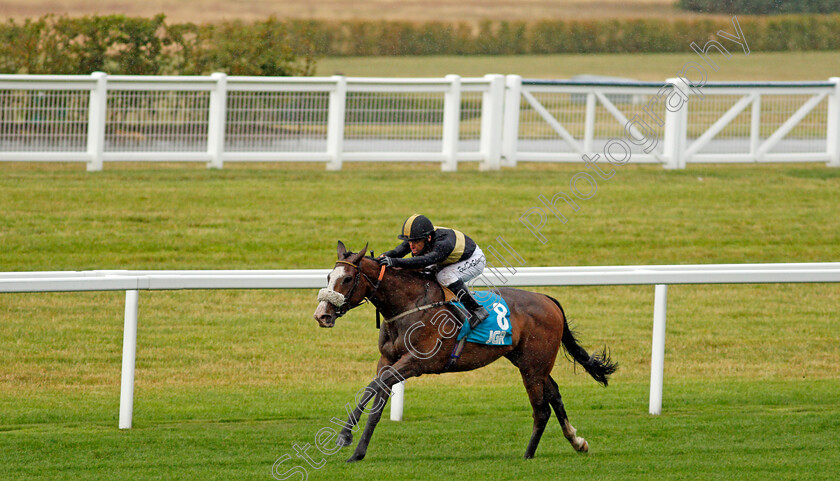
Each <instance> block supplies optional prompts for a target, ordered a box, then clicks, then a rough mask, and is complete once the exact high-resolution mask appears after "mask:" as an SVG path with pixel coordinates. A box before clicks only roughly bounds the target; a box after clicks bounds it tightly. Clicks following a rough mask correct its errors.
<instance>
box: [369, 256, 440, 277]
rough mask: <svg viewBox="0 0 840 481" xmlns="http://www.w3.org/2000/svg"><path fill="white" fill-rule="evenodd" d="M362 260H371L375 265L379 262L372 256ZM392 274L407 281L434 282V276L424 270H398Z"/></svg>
mask: <svg viewBox="0 0 840 481" xmlns="http://www.w3.org/2000/svg"><path fill="white" fill-rule="evenodd" d="M364 258H365V259H368V260H371V261H373V262H376V263H378V262H379V260H378V259H377V258H375V257H373V256H365V257H364ZM392 272H393V273H394V274H395V275H397V276H401V277H406V278H408V279H415V280H420V281H425V280H436V279H435V276H434V274H432V273H430V272H429V271H427V270H424V269H403V268H399V269H394V270H392Z"/></svg>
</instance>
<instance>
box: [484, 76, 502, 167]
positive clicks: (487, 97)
mask: <svg viewBox="0 0 840 481" xmlns="http://www.w3.org/2000/svg"><path fill="white" fill-rule="evenodd" d="M484 79H485V80H487V84H488V85H487V87H488V88H487V92H485V93H484V94H483V95H482V100H481V154H482V156H483V157H484V161H483V162H482V163H481V165H480V166H479V169H480V170H499V168H500V167H501V166H500V163H501V158H502V125H503V122H504V106H505V76H504V75H497V74H488V75H485V76H484Z"/></svg>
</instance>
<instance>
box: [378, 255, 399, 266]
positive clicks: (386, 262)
mask: <svg viewBox="0 0 840 481" xmlns="http://www.w3.org/2000/svg"><path fill="white" fill-rule="evenodd" d="M377 260H378V261H379V265H380V266H388V267H395V265H394V264H395V262H394V261H396V259H394V258H393V257H388V256H383V257H380V258H379V259H377Z"/></svg>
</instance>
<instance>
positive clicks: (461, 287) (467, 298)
mask: <svg viewBox="0 0 840 481" xmlns="http://www.w3.org/2000/svg"><path fill="white" fill-rule="evenodd" d="M446 287H447V288H449V290H450V291H452V292H453V293H454V294H455V297H457V298H458V301H460V302H461V303H462V304H463V305H464V307H466V308H467V310H468V311H469V316H468V317H469V321H470V328H472V329H475V327H476V326H478V325H479V324H481V321H483V320H485V319H487V316H489V315H490V314H488V313H487V309H485V308H484V307H483V306H482V305H481V304H479V303H478V302H476V300H475V298H473V296H472V294H470V291H469V289H467V286H466V285H465V284H464V281H462V280H461V279H458V280H457V281H455V282H453V283H452V284H449V285H448V286H446Z"/></svg>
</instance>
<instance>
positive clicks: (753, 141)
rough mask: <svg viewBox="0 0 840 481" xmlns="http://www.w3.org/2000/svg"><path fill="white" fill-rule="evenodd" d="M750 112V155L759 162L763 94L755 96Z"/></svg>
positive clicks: (754, 160)
mask: <svg viewBox="0 0 840 481" xmlns="http://www.w3.org/2000/svg"><path fill="white" fill-rule="evenodd" d="M755 95H756V96H755V100H753V104H752V111H751V112H750V155H751V156H752V158H753V159H752V160H753V162H758V147H759V146H760V145H761V94H760V93H757V94H755Z"/></svg>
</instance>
